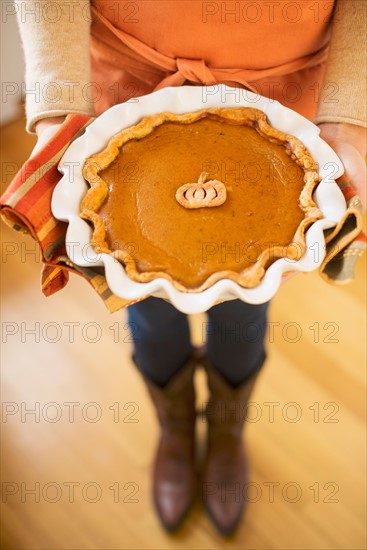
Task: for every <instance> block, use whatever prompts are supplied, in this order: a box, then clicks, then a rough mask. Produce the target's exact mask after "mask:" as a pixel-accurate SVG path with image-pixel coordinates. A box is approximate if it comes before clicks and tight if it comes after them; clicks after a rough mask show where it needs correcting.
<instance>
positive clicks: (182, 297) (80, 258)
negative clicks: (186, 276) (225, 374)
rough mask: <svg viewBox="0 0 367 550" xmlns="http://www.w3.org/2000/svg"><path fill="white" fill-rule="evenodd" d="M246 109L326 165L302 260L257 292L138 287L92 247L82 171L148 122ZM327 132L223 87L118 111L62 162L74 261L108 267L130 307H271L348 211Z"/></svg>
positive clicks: (55, 203)
mask: <svg viewBox="0 0 367 550" xmlns="http://www.w3.org/2000/svg"><path fill="white" fill-rule="evenodd" d="M239 106H242V107H256V109H259V110H261V111H263V112H264V113H265V115H266V117H267V119H268V121H269V124H270V125H271V126H272V127H274V128H276V129H277V130H279V131H282V132H284V133H287V134H291V135H293V136H295V137H297V138H298V139H299V140H300V141H301V142H302V143H303V144H304V145H305V147H306V148H307V150H308V151H309V152H310V154H311V156H312V157H313V159H314V160H315V162H316V163H317V165H318V168H319V170H318V171H319V176H320V178H321V181H320V183H319V184H318V185H317V187H316V190H315V191H314V193H313V199H314V201H315V203H316V205H317V207H318V208H319V209H320V210H321V212H322V214H323V218H321V219H318V220H316V221H315V222H313V223H312V224H311V225H310V227H309V228H308V230H307V232H306V251H305V253H304V254H303V256H302V257H301V258H300V259H298V260H295V261H293V260H286V259H285V258H280V259H279V260H276V261H275V262H274V263H273V264H272V265H271V266H270V267H269V268H268V269H267V270H266V273H265V275H264V277H263V278H262V280H261V282H260V284H259V285H257V286H256V287H254V288H244V287H242V286H240V285H238V284H237V283H236V282H235V281H233V280H231V279H221V280H219V281H217V282H215V283H214V284H213V285H212V286H210V287H209V288H207V289H206V290H203V291H201V292H194V293H190V292H182V291H180V290H178V289H177V288H176V287H175V286H174V285H173V284H172V283H171V282H170V281H169V280H167V279H165V278H163V277H158V278H155V279H154V280H152V281H150V282H145V283H143V282H136V281H134V280H132V279H131V278H130V277H129V276H128V275H127V274H126V271H125V269H124V267H123V266H122V264H121V263H120V262H119V261H117V260H116V259H115V258H113V256H111V255H110V254H106V253H96V251H95V250H94V248H93V247H92V246H91V244H90V240H91V236H92V228H91V227H90V224H89V223H87V221H85V220H83V219H82V218H81V217H80V204H81V201H82V200H83V198H84V197H85V195H86V192H87V190H88V188H89V185H88V183H87V182H86V180H85V179H84V176H83V170H82V169H83V166H84V162H85V160H86V159H87V158H88V157H90V156H91V155H93V154H95V153H97V152H99V151H101V150H102V149H103V148H104V147H106V145H107V143H108V142H109V141H110V139H111V136H113V135H115V134H117V133H118V132H120V131H122V130H123V129H125V128H128V127H130V126H133V125H135V124H137V123H138V122H139V121H140V120H142V119H143V118H144V117H146V116H150V115H154V114H159V113H162V112H171V113H174V114H184V113H188V112H194V111H199V110H201V109H208V108H214V107H222V108H228V107H239ZM319 133H320V131H319V128H318V127H317V126H315V125H314V124H313V123H312V122H310V121H309V120H307V119H306V118H304V117H303V116H301V115H300V114H298V113H296V112H295V111H293V110H291V109H289V108H287V107H284V106H283V105H281V104H280V103H279V102H277V101H274V100H271V99H269V98H266V97H263V96H260V95H257V94H254V93H253V92H249V91H248V90H242V89H239V88H231V87H228V86H226V85H223V84H219V85H214V86H182V87H179V88H164V89H162V90H159V91H158V92H154V93H152V94H148V95H146V96H142V97H139V98H134V99H132V100H129V101H127V102H126V103H123V104H119V105H115V106H114V107H111V108H110V109H108V110H107V111H105V112H104V113H103V114H102V115H100V116H99V117H97V118H96V119H95V120H94V121H93V122H92V123H91V124H90V125H89V126H88V127H87V129H86V131H85V132H84V134H83V135H82V136H80V137H79V138H77V139H76V140H75V141H73V142H72V143H71V145H70V146H69V147H68V149H67V150H66V151H65V153H64V155H63V157H62V159H61V161H60V163H59V170H60V171H61V173H62V174H63V176H62V178H61V179H60V181H59V182H58V184H57V186H56V187H55V190H54V192H53V196H52V201H51V209H52V212H53V215H54V216H55V217H56V218H57V219H59V220H62V221H65V222H67V223H68V228H67V232H66V249H67V253H68V256H69V258H70V260H71V262H72V263H74V264H75V265H78V266H80V267H89V268H90V267H96V268H97V267H104V269H105V276H106V280H107V284H108V286H109V288H110V290H111V291H112V292H113V293H114V294H116V295H117V296H119V297H121V298H123V299H125V300H127V301H131V302H134V301H138V300H141V299H143V298H146V297H148V296H155V297H159V298H164V299H166V300H168V301H170V302H171V303H172V304H173V305H174V306H175V307H176V308H177V309H178V310H179V311H182V312H183V313H187V314H189V313H201V312H205V311H207V310H208V309H210V307H212V306H213V305H215V304H216V303H219V302H223V301H226V300H232V299H240V300H242V301H244V302H247V303H252V304H260V303H264V302H267V301H269V300H270V299H271V298H272V297H273V296H274V295H275V294H276V292H277V291H278V289H279V287H280V285H281V281H282V275H283V274H284V273H287V272H289V271H296V272H310V271H314V270H316V269H317V268H318V267H319V266H320V265H321V263H322V261H323V259H324V256H325V238H324V231H325V230H326V229H330V228H332V227H335V225H336V224H337V223H338V222H339V220H340V219H341V218H342V216H343V214H344V212H345V210H346V203H345V199H344V197H343V194H342V192H341V191H340V189H339V187H338V185H337V184H336V183H335V180H336V179H337V178H339V177H340V176H341V175H342V174H343V172H344V168H343V165H342V163H341V161H340V159H339V158H338V156H337V155H336V153H335V152H334V151H333V149H332V148H331V147H330V146H329V145H328V144H327V143H326V142H325V141H323V140H322V139H321V138H320V136H319Z"/></svg>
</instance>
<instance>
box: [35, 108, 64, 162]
mask: <svg viewBox="0 0 367 550" xmlns="http://www.w3.org/2000/svg"><path fill="white" fill-rule="evenodd" d="M65 118H66V116H58V117H50V118H44V119H42V120H39V121H38V122H36V124H35V125H34V129H35V131H36V134H37V143H36V145H35V147H34V149H33V151H32V153H31V157H33V156H34V155H35V154H36V153H38V151H39V150H40V149H42V147H43V146H44V145H45V144H46V143H47V142H48V141H49V140H50V139H51V138H52V136H53V135H55V134H56V132H57V130H58V129H59V128H60V126H61V124H62V123H63V122H64V121H65Z"/></svg>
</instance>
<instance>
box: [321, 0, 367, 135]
mask: <svg viewBox="0 0 367 550" xmlns="http://www.w3.org/2000/svg"><path fill="white" fill-rule="evenodd" d="M366 21H367V2H366V0H337V3H336V6H335V17H334V21H333V27H332V33H331V41H330V53H329V58H328V61H327V66H326V73H325V78H324V84H323V86H322V89H321V94H320V100H319V105H318V110H317V115H316V117H315V118H314V120H313V122H314V123H315V124H320V123H321V122H346V123H349V124H356V125H357V126H363V127H366V126H367V112H366V111H367V109H366V105H367V69H366V67H367V43H366V42H367V39H366V37H367V24H366ZM331 92H332V93H331Z"/></svg>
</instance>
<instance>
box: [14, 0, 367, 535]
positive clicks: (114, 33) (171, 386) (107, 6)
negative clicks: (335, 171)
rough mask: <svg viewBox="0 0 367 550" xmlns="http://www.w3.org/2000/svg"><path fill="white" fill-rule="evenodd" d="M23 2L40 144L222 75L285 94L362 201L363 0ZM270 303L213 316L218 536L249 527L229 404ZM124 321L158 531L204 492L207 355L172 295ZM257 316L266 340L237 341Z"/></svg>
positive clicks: (31, 111)
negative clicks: (202, 383)
mask: <svg viewBox="0 0 367 550" xmlns="http://www.w3.org/2000/svg"><path fill="white" fill-rule="evenodd" d="M16 9H17V14H18V21H19V25H20V30H21V35H22V40H23V44H24V51H25V57H26V88H27V90H29V93H27V97H26V99H27V128H28V130H29V131H30V132H36V133H37V135H38V137H39V139H40V140H44V139H45V136H46V137H48V136H49V135H50V133H52V131H53V129H54V128H55V127H56V126H57V125H58V124H60V123H62V121H63V120H64V117H65V115H66V114H68V113H84V114H88V115H91V116H95V115H98V114H100V113H101V112H103V111H104V110H105V109H107V108H108V107H110V106H111V105H113V104H116V103H120V102H123V101H126V100H128V99H131V98H133V97H138V96H140V95H144V94H146V93H149V92H152V91H154V90H156V89H160V88H162V87H165V86H180V85H183V84H193V85H195V84H199V85H203V84H213V83H218V82H224V83H226V84H229V85H230V86H237V87H242V88H248V89H251V90H255V91H258V92H259V93H260V94H262V95H265V96H268V97H270V98H272V99H276V100H279V101H280V102H281V103H283V104H284V105H286V106H288V107H291V108H293V109H294V110H296V111H298V112H299V113H301V114H303V115H304V116H306V117H308V118H309V119H311V120H314V122H315V123H317V124H319V126H320V129H321V136H322V137H323V138H324V139H325V140H326V141H327V142H328V143H329V144H330V145H331V146H332V147H333V148H334V149H335V151H336V152H337V153H338V154H339V156H340V158H341V160H342V161H343V163H344V166H345V168H346V173H347V176H348V178H349V179H350V181H351V182H352V184H353V185H354V187H356V189H357V191H358V193H359V195H360V197H361V198H362V201H363V202H364V203H365V200H366V190H365V182H366V172H365V162H364V156H365V154H366V133H365V127H366V114H365V109H364V106H365V76H364V74H363V68H364V51H365V45H364V40H365V34H366V33H365V20H366V13H365V4H364V2H363V0H361V1H360V0H353V1H351V0H336V1H334V2H332V1H328V2H326V1H323V0H318V1H316V2H315V1H314V0H312V1H309V0H303V1H302V2H301V3H295V2H286V1H283V0H282V1H280V2H276V3H270V2H266V1H260V2H256V3H255V2H248V1H242V2H205V1H203V2H202V1H196V0H192V1H191V0H190V1H181V0H175V1H169V0H154V1H151V0H144V1H143V0H139V1H135V2H126V1H116V0H114V1H109V0H99V1H98V0H95V1H91V2H89V1H88V0H80V1H78V2H64V1H61V0H58V1H57V2H55V1H53V2H51V1H48V0H45V1H44V2H36V1H34V0H26V1H24V0H19V1H16ZM330 35H331V39H330ZM267 309H268V304H264V305H260V306H253V305H249V304H245V303H243V302H240V301H238V300H234V301H230V302H225V303H222V304H219V305H217V306H215V307H213V308H211V309H210V311H208V317H209V323H208V333H207V342H206V350H205V361H204V363H205V366H206V372H207V377H208V386H209V390H210V401H209V404H208V407H207V410H206V416H207V420H208V445H207V451H206V459H205V464H204V469H203V478H202V481H203V485H202V486H203V489H204V497H205V503H206V508H207V511H208V513H209V515H210V517H211V519H212V520H213V522H214V524H215V525H216V527H217V528H218V529H219V531H220V532H221V533H223V534H229V533H232V532H233V531H234V530H235V528H236V526H237V525H238V522H239V521H240V518H241V514H242V511H243V504H244V500H243V499H242V498H237V495H236V493H238V491H239V492H240V493H241V488H243V485H244V484H245V483H246V479H247V478H246V462H245V455H244V450H243V446H242V438H241V434H242V428H243V424H244V417H243V415H239V414H230V411H231V410H232V411H236V410H241V411H243V410H244V408H245V405H246V402H247V401H248V399H249V397H250V393H251V390H252V388H253V386H254V383H255V380H256V378H257V375H258V372H259V370H260V368H261V366H262V364H263V363H264V360H265V350H264V332H265V326H266V313H267ZM128 318H129V323H130V326H131V327H134V339H135V349H134V356H133V358H134V362H135V364H136V366H137V367H138V369H139V370H140V372H141V373H142V375H143V378H144V380H145V382H146V385H147V387H148V390H149V393H150V395H151V397H152V400H153V402H154V404H155V406H156V409H157V413H158V417H159V420H160V424H161V437H160V443H159V447H158V452H157V456H156V461H155V469H154V481H153V487H154V500H155V504H156V508H157V511H158V514H159V516H160V518H161V520H162V523H163V525H164V526H165V527H166V529H167V530H173V529H176V528H177V527H178V526H179V525H180V524H181V522H182V520H183V518H184V517H185V515H186V513H187V511H188V509H189V508H190V505H191V503H192V501H193V499H194V495H195V492H196V490H197V475H196V471H195V432H194V430H195V416H196V413H195V391H194V385H193V374H194V369H195V365H196V364H197V363H198V362H202V360H203V358H202V357H200V356H199V354H198V351H197V350H194V349H193V347H192V345H191V342H190V334H189V327H188V321H187V318H186V316H185V315H183V314H182V313H180V312H178V311H177V310H176V309H175V308H174V307H173V306H171V305H170V304H168V303H166V302H165V301H163V300H160V299H157V298H149V299H147V300H144V301H143V302H140V303H137V304H135V305H132V306H130V307H129V308H128ZM250 324H255V325H257V328H258V329H259V330H258V331H257V333H258V334H261V335H262V337H261V338H256V339H254V340H251V339H249V338H247V339H246V338H243V337H242V338H241V337H238V336H237V335H238V334H240V335H243V334H246V327H247V326H248V325H250ZM227 413H228V414H227ZM223 489H224V492H223ZM233 489H234V490H233ZM223 495H224V498H223Z"/></svg>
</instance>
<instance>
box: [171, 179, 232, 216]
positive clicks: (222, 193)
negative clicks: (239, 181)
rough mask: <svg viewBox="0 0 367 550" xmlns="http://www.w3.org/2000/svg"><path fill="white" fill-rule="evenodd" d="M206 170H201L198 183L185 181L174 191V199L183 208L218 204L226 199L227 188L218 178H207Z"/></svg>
mask: <svg viewBox="0 0 367 550" xmlns="http://www.w3.org/2000/svg"><path fill="white" fill-rule="evenodd" d="M208 177H209V174H208V173H207V172H202V173H201V174H200V176H199V180H198V183H185V185H181V187H179V188H178V189H177V191H176V200H177V202H179V203H180V204H181V206H183V207H184V208H205V207H209V206H220V205H221V204H223V203H224V202H225V201H226V199H227V190H226V186H225V185H224V183H222V182H221V181H219V180H209V181H206V180H207V179H208Z"/></svg>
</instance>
